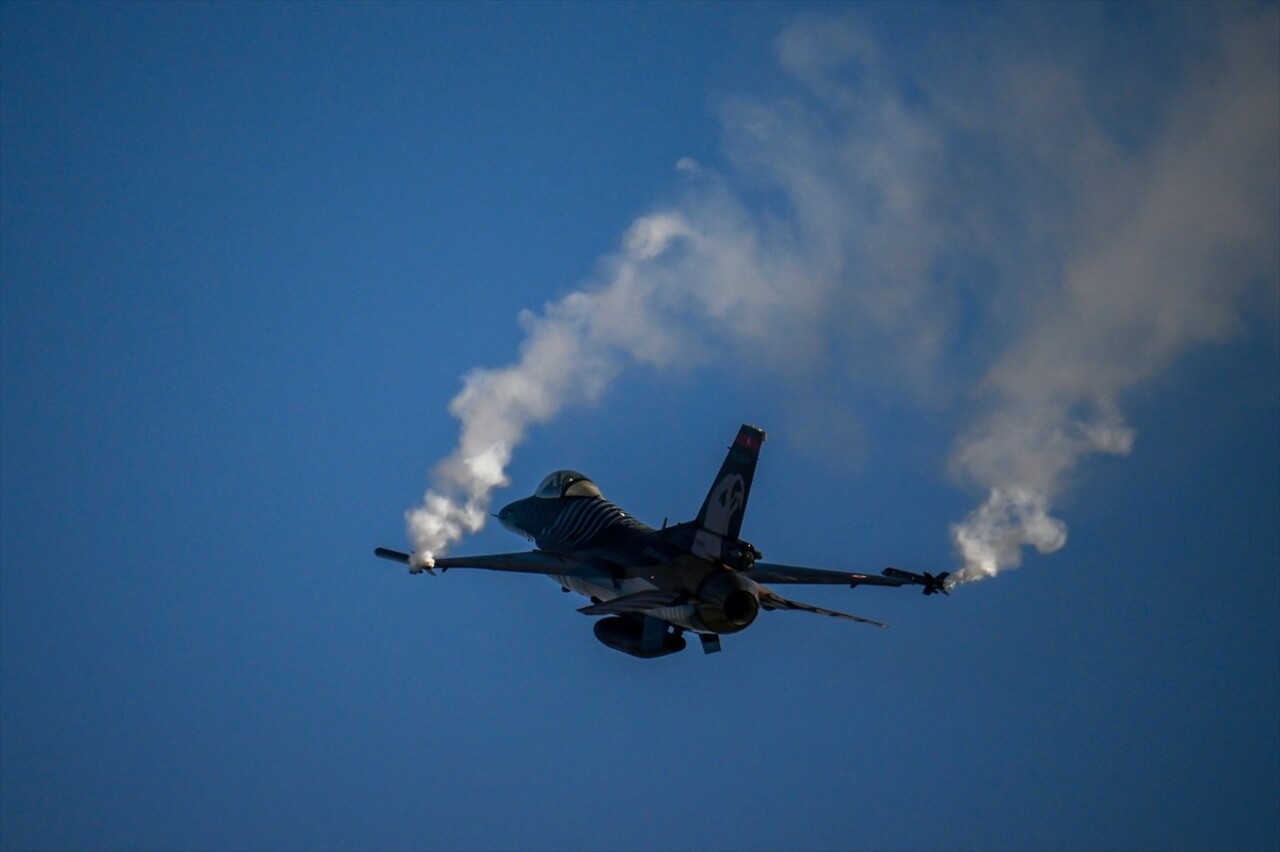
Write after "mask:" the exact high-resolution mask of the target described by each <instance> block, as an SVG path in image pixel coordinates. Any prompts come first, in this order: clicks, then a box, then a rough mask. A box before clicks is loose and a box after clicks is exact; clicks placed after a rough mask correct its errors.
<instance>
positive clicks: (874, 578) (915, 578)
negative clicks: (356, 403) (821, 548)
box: [748, 562, 950, 595]
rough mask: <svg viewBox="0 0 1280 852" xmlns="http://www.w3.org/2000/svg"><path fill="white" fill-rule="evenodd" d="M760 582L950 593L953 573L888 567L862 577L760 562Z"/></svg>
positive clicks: (757, 572) (757, 568) (755, 576)
mask: <svg viewBox="0 0 1280 852" xmlns="http://www.w3.org/2000/svg"><path fill="white" fill-rule="evenodd" d="M748 576H750V577H751V579H753V580H755V581H757V582H759V583H776V584H780V585H781V584H786V583H805V584H829V585H840V586H924V593H925V594H926V595H932V594H934V593H936V592H942V593H943V594H949V592H948V591H947V585H946V580H947V577H949V576H950V574H947V573H943V574H939V575H937V576H934V575H933V574H929V573H927V572H926V573H924V574H916V573H913V572H911V571H903V570H900V569H898V568H886V569H884V571H883V572H882V573H880V574H860V573H858V572H856V571H827V570H825V569H822V568H804V567H801V566H799V565H779V564H778V563H776V562H757V563H756V564H755V567H754V568H752V569H751V573H750V574H749V575H748Z"/></svg>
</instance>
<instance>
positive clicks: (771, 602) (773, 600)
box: [760, 588, 885, 627]
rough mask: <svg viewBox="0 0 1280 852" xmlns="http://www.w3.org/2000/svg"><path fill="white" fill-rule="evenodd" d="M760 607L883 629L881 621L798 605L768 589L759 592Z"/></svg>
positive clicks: (805, 604)
mask: <svg viewBox="0 0 1280 852" xmlns="http://www.w3.org/2000/svg"><path fill="white" fill-rule="evenodd" d="M760 607H761V608H762V609H766V610H774V609H789V610H794V611H796V612H811V613H813V614H814V615H827V616H830V617H831V618H843V619H844V620H846V621H856V622H858V623H859V624H872V625H875V626H876V627H884V626H885V624H884V622H882V621H874V620H872V619H870V618H863V617H862V616H860V615H850V614H849V613H847V612H836V611H835V610H834V609H823V608H822V607H820V606H814V605H813V604H807V603H800V602H799V601H789V600H787V599H786V598H784V597H782V596H781V595H779V594H777V593H776V592H771V591H769V590H768V589H763V588H762V589H761V590H760Z"/></svg>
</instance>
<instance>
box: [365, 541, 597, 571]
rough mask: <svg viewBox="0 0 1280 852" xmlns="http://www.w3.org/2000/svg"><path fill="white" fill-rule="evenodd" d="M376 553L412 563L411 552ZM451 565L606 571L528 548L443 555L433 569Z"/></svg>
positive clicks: (386, 549) (381, 550) (385, 549)
mask: <svg viewBox="0 0 1280 852" xmlns="http://www.w3.org/2000/svg"><path fill="white" fill-rule="evenodd" d="M373 554H374V555H375V556H378V557H381V558H382V559H390V560H391V561H392V562H403V563H404V564H405V565H409V564H411V560H412V558H413V557H412V554H409V553H403V552H401V551H399V550H392V549H391V548H389V547H379V548H377V549H375V550H374V551H373ZM450 568H485V569H487V570H490V571H512V572H515V573H517V574H548V575H552V576H559V577H602V576H605V577H607V576H609V572H608V571H607V570H605V569H603V568H600V567H597V566H595V565H593V564H592V563H590V562H587V561H585V560H581V559H570V558H568V557H565V556H557V555H555V554H554V553H546V552H545V551H541V550H529V551H524V552H521V553H490V554H486V555H481V556H442V557H440V558H439V559H437V560H436V561H435V564H434V565H433V566H432V569H438V570H439V571H440V572H441V573H444V572H445V571H448V570H449V569H450ZM432 569H428V570H432Z"/></svg>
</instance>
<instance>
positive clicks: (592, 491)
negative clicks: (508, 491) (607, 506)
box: [533, 470, 604, 500]
mask: <svg viewBox="0 0 1280 852" xmlns="http://www.w3.org/2000/svg"><path fill="white" fill-rule="evenodd" d="M533 496H534V497H543V498H545V499H548V500H552V499H555V498H557V497H601V498H603V497H604V495H603V494H601V493H600V489H599V488H598V487H597V486H596V484H595V483H594V482H592V481H591V480H590V479H587V477H586V475H584V474H581V473H578V471H576V470H557V471H556V472H555V473H553V474H551V475H550V476H548V477H547V478H546V479H544V480H542V484H541V485H539V486H538V490H537V491H535V492H533Z"/></svg>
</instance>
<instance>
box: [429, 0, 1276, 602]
mask: <svg viewBox="0 0 1280 852" xmlns="http://www.w3.org/2000/svg"><path fill="white" fill-rule="evenodd" d="M1204 14H1205V16H1206V18H1207V19H1208V20H1209V21H1210V23H1212V25H1213V26H1217V27H1219V29H1220V31H1221V38H1220V40H1219V44H1218V45H1217V47H1216V49H1215V50H1213V51H1212V52H1211V53H1210V54H1207V55H1199V54H1197V56H1196V61H1195V62H1188V63H1187V65H1188V70H1187V74H1186V76H1187V83H1186V85H1184V86H1183V87H1182V88H1180V89H1177V90H1173V91H1170V92H1163V90H1162V100H1161V107H1162V109H1163V113H1164V123H1163V125H1161V127H1160V129H1159V130H1158V131H1157V132H1156V133H1154V134H1153V135H1151V136H1150V138H1144V139H1141V140H1138V142H1134V141H1133V140H1124V141H1123V142H1121V141H1119V140H1118V139H1117V138H1116V134H1115V132H1113V131H1109V130H1108V129H1107V128H1106V127H1105V126H1104V123H1103V122H1101V121H1100V120H1099V119H1098V118H1097V116H1096V112H1097V109H1096V107H1095V105H1094V104H1093V103H1092V102H1091V98H1090V95H1089V94H1088V92H1090V91H1093V90H1095V89H1096V88H1097V87H1096V86H1095V87H1094V88H1093V89H1091V88H1090V87H1089V86H1088V85H1086V77H1087V75H1088V73H1089V71H1090V68H1091V67H1092V66H1090V64H1089V63H1088V62H1087V61H1086V60H1085V59H1083V58H1077V57H1073V56H1071V55H1067V56H1064V57H1054V56H1046V55H1042V52H1037V53H1031V52H1029V51H1027V50H1026V49H1025V48H1023V49H1021V50H1022V52H1019V49H1020V48H1018V47H1017V45H1018V44H1019V43H1020V39H1019V38H1018V36H1017V34H1016V33H1015V34H1014V37H1013V38H1009V39H1007V40H1001V39H1000V38H996V37H994V36H991V35H990V34H987V35H986V36H983V37H984V38H988V39H989V40H990V43H984V44H983V45H981V47H982V50H975V51H961V52H962V53H964V54H965V58H964V59H963V60H959V59H958V60H957V64H955V65H952V66H948V65H946V64H932V65H931V66H930V70H929V72H928V76H922V75H919V74H916V76H914V77H911V75H913V74H915V73H916V72H915V71H914V69H913V70H912V71H910V72H905V71H901V70H899V69H895V68H894V66H893V60H892V58H886V56H885V55H882V54H881V52H880V51H879V50H878V48H877V46H876V44H875V43H874V41H873V40H872V39H871V38H869V37H868V36H867V35H866V34H865V33H864V32H863V31H862V30H861V29H860V28H859V27H858V26H857V25H856V24H855V23H854V22H852V21H851V20H849V19H828V18H813V19H805V20H802V21H800V22H799V23H798V24H796V25H795V26H793V27H791V28H789V29H788V30H787V31H786V32H784V33H783V34H782V35H781V36H780V38H779V39H778V43H777V46H778V58H779V63H780V66H781V67H782V69H783V70H784V71H785V72H786V73H787V74H788V75H789V76H790V78H791V79H792V81H793V83H794V84H795V88H794V90H793V91H791V92H788V93H787V95H786V96H783V97H779V98H777V99H774V100H768V101H762V100H752V99H748V98H740V99H735V100H731V101H728V102H726V103H725V104H724V105H723V107H722V110H721V113H722V119H723V123H724V128H725V154H726V158H727V163H728V166H729V170H728V171H727V172H725V173H718V172H715V171H710V170H707V169H704V168H702V167H701V166H699V165H698V164H697V163H694V162H693V161H692V160H688V159H685V160H681V161H680V163H678V164H677V168H678V170H679V172H680V173H681V174H682V175H683V177H684V179H685V181H686V192H685V194H684V196H683V197H682V198H681V199H680V201H679V202H678V203H676V204H674V205H673V206H672V207H671V208H670V209H666V210H661V211H657V212H654V213H652V214H650V215H647V216H644V217H641V218H640V219H639V220H637V221H636V222H635V223H634V224H633V225H632V227H631V228H630V229H629V231H628V232H627V234H626V235H625V236H624V239H623V241H622V246H621V248H620V249H619V250H618V251H617V252H616V253H614V254H612V255H610V256H607V257H606V258H604V259H603V260H602V262H601V264H600V271H599V273H598V274H597V276H596V277H595V278H594V279H593V280H590V281H588V282H586V283H585V284H584V285H583V286H582V287H581V288H580V289H579V290H577V291H576V292H573V293H571V294H569V295H568V296H566V297H565V298H563V299H561V300H560V301H558V302H555V303H552V304H549V305H547V306H545V307H544V309H543V310H542V312H541V313H536V314H535V313H531V312H525V313H524V314H523V315H522V317H521V320H522V324H523V326H524V329H525V332H526V338H525V341H524V343H523V345H522V347H521V351H520V358H519V360H518V361H517V362H516V363H514V364H512V365H510V366H507V367H504V368H501V369H495V370H483V369H482V370H475V371H473V372H471V373H470V374H468V375H467V376H466V378H465V383H464V388H463V390H462V392H461V393H460V394H459V395H458V396H457V398H455V399H454V400H453V402H452V404H451V406H450V411H451V412H452V413H453V414H454V415H455V416H456V417H458V419H459V420H460V421H461V423H462V433H461V438H460V440H459V444H458V447H457V449H456V450H455V451H454V452H453V454H452V455H451V456H450V457H449V458H447V459H446V460H445V461H444V462H443V463H441V465H439V466H438V467H437V469H436V471H435V474H434V486H433V488H432V490H430V491H429V492H428V493H427V495H426V497H425V498H424V502H423V505H422V506H421V507H419V508H417V509H414V510H413V511H411V512H410V513H408V516H407V517H408V520H409V529H410V536H411V538H412V539H413V541H414V544H415V547H416V549H417V553H418V554H419V559H420V560H421V561H424V562H429V561H430V559H431V558H432V556H433V555H435V554H439V553H440V552H442V551H443V550H444V549H446V548H447V547H449V546H450V545H451V544H453V543H454V542H456V541H457V540H458V539H459V538H461V537H462V536H464V535H466V534H467V533H469V532H473V531H475V530H477V529H479V527H480V526H481V525H482V524H483V523H484V520H485V517H486V515H487V512H488V509H489V504H490V497H491V494H492V492H493V490H494V489H495V488H497V487H500V486H502V485H504V484H506V475H505V468H506V465H507V463H508V462H509V461H510V458H511V453H512V452H513V450H514V449H515V447H516V446H517V445H518V444H519V443H520V442H521V441H522V440H523V438H524V436H525V432H526V430H527V428H528V427H529V426H530V425H533V424H536V423H540V422H544V421H546V420H549V419H551V418H552V417H554V416H556V414H558V413H559V411H560V410H561V409H562V408H563V407H565V406H566V405H573V404H584V403H591V402H594V401H595V400H597V399H599V398H600V396H601V395H602V394H603V393H604V392H605V390H606V389H607V388H608V386H609V385H610V383H611V382H612V381H613V379H614V378H615V377H616V376H617V375H618V374H619V372H620V371H621V370H623V369H624V368H625V367H626V366H627V365H629V364H633V363H644V364H650V365H653V366H655V367H658V368H667V367H671V366H674V365H677V364H679V365H686V364H693V363H699V362H704V361H709V360H711V359H712V358H714V357H728V358H733V359H735V360H736V361H739V362H745V363H748V364H750V365H751V366H753V367H760V368H765V369H773V370H777V371H780V372H782V373H783V374H786V375H796V374H804V375H808V374H818V375H821V376H823V377H824V380H825V381H827V382H829V383H835V384H836V385H837V386H838V389H837V392H843V393H844V395H846V396H847V395H849V393H850V392H851V389H852V388H854V387H858V386H868V385H870V386H874V387H878V388H880V389H881V390H882V391H883V392H903V391H904V390H905V392H906V395H907V396H908V397H909V401H920V400H927V401H929V404H930V405H931V406H934V407H935V408H936V407H937V406H938V405H940V404H941V405H945V404H949V403H951V402H954V401H955V400H956V399H957V398H963V392H964V390H965V388H967V387H969V386H971V385H972V383H973V381H974V377H973V376H972V375H970V374H968V373H966V372H965V371H966V369H967V370H969V371H970V372H972V371H973V370H974V368H975V365H977V366H979V367H980V366H981V365H982V364H983V363H989V364H991V366H990V367H989V369H987V370H986V375H985V378H984V379H983V380H982V382H981V384H980V387H979V391H980V396H979V399H980V402H981V405H982V409H981V412H982V413H981V416H980V417H978V419H977V420H976V422H975V423H974V424H973V425H972V427H971V428H970V429H968V430H967V431H966V432H964V433H963V434H962V435H961V437H960V438H959V440H958V441H957V443H956V447H955V452H954V455H953V460H952V465H953V469H954V470H955V471H956V473H957V474H958V475H959V476H961V477H962V478H963V479H965V480H966V481H969V482H971V483H973V484H976V485H978V486H980V487H981V488H982V489H983V490H984V492H985V493H986V494H987V499H986V501H985V502H984V503H983V505H982V506H980V507H979V508H978V509H977V510H975V511H974V512H973V513H972V514H971V515H970V516H969V517H968V518H967V519H966V520H965V521H964V522H963V523H961V524H958V525H956V526H955V527H954V528H953V530H952V534H953V540H954V543H955V545H956V547H957V550H958V551H959V554H960V556H961V558H962V559H963V561H964V567H963V569H962V571H960V572H959V573H958V576H959V577H960V578H963V579H974V578H977V577H982V576H990V575H993V574H995V573H996V572H997V571H999V570H1000V569H1002V568H1007V567H1012V566H1015V565H1017V564H1018V563H1019V561H1020V559H1021V555H1022V548H1023V547H1024V546H1032V547H1035V548H1037V549H1038V550H1039V551H1041V552H1045V553H1047V552H1051V551H1053V550H1056V549H1057V548H1059V547H1061V546H1062V545H1063V543H1064V542H1065V540H1066V527H1065V525H1064V524H1063V523H1062V522H1061V521H1060V520H1057V519H1055V518H1052V517H1051V516H1050V514H1049V512H1050V509H1051V507H1052V504H1053V501H1054V500H1055V498H1056V497H1058V496H1059V494H1060V493H1061V491H1062V490H1063V489H1064V488H1065V487H1066V486H1067V485H1068V478H1069V474H1070V472H1071V471H1072V470H1073V469H1074V468H1075V467H1076V466H1077V465H1078V464H1079V462H1080V460H1081V459H1082V458H1084V457H1085V456H1086V455H1088V454H1090V453H1097V452H1103V453H1113V454H1124V453H1127V452H1129V451H1130V449H1131V448H1132V446H1133V439H1134V432H1133V430H1132V429H1131V428H1130V427H1128V426H1127V425H1126V424H1125V422H1124V419H1123V417H1122V415H1121V414H1120V409H1119V403H1120V402H1121V401H1122V396H1123V394H1124V393H1125V392H1126V391H1128V390H1129V389H1131V388H1132V387H1134V386H1135V385H1137V384H1138V383H1140V382H1142V381H1144V380H1147V379H1149V378H1150V377H1152V376H1153V375H1155V374H1156V373H1158V372H1159V371H1160V370H1162V369H1164V368H1165V367H1166V366H1168V364H1169V363H1170V362H1171V361H1172V360H1173V359H1174V358H1176V357H1177V356H1178V354H1179V353H1181V352H1182V351H1184V350H1185V349H1186V348H1187V347H1189V346H1192V345H1194V344H1196V343H1201V342H1208V341H1213V340H1219V339H1223V338H1224V337H1226V336H1227V335H1229V334H1230V333H1232V331H1233V330H1234V329H1235V328H1236V324H1237V320H1238V315H1239V311H1240V310H1241V309H1242V306H1243V305H1245V304H1246V301H1245V297H1246V295H1247V294H1248V293H1250V292H1252V290H1251V288H1254V287H1256V284H1257V282H1258V281H1259V279H1261V280H1262V281H1263V283H1265V284H1266V286H1268V287H1271V288H1274V287H1276V286H1277V281H1276V279H1277V274H1276V237H1275V234H1276V230H1277V220H1278V219H1280V210H1278V209H1277V208H1278V207H1280V204H1278V202H1277V197H1278V195H1277V194H1278V193H1280V189H1277V187H1278V186H1280V176H1278V175H1277V163H1276V153H1275V152H1276V146H1277V144H1280V142H1278V140H1280V129H1278V120H1277V106H1276V105H1277V103H1278V102H1280V96H1278V95H1277V86H1278V85H1280V84H1278V83H1277V80H1278V79H1280V74H1278V72H1277V48H1276V43H1277V34H1278V33H1280V26H1277V21H1278V20H1280V18H1278V16H1277V13H1276V10H1275V9H1274V8H1272V9H1263V10H1261V11H1260V12H1255V11H1252V10H1247V11H1245V12H1243V13H1242V12H1241V11H1240V10H1239V9H1229V10H1227V11H1226V12H1224V13H1218V12H1213V11H1211V7H1204ZM1126 49H1127V48H1126ZM974 54H978V55H984V56H988V57H990V59H989V60H988V65H986V66H983V67H978V68H976V69H975V68H974V67H973V66H972V61H971V59H970V58H969V57H970V56H972V55H974ZM908 77H911V78H910V79H908ZM904 81H905V82H904ZM905 83H909V85H905ZM956 268H963V269H967V270H969V272H968V273H966V274H959V273H953V272H951V271H950V270H953V269H956ZM975 269H976V270H978V271H977V272H974V271H973V270H975ZM962 308H963V309H964V312H967V313H969V314H971V315H972V318H971V319H969V320H967V321H966V322H967V326H966V327H965V328H961V327H960V325H961V324H960V322H959V321H958V319H957V315H958V314H960V313H961V312H962V311H961V309H962ZM833 354H834V355H836V356H837V357H838V358H840V359H842V360H843V366H842V367H837V369H834V370H833V369H832V367H831V366H830V364H829V363H828V362H829V361H830V358H831V356H832V355H833ZM965 365H968V366H967V367H966V366H965ZM842 370H843V372H842ZM824 392H827V393H830V391H829V390H827V389H824Z"/></svg>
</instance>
